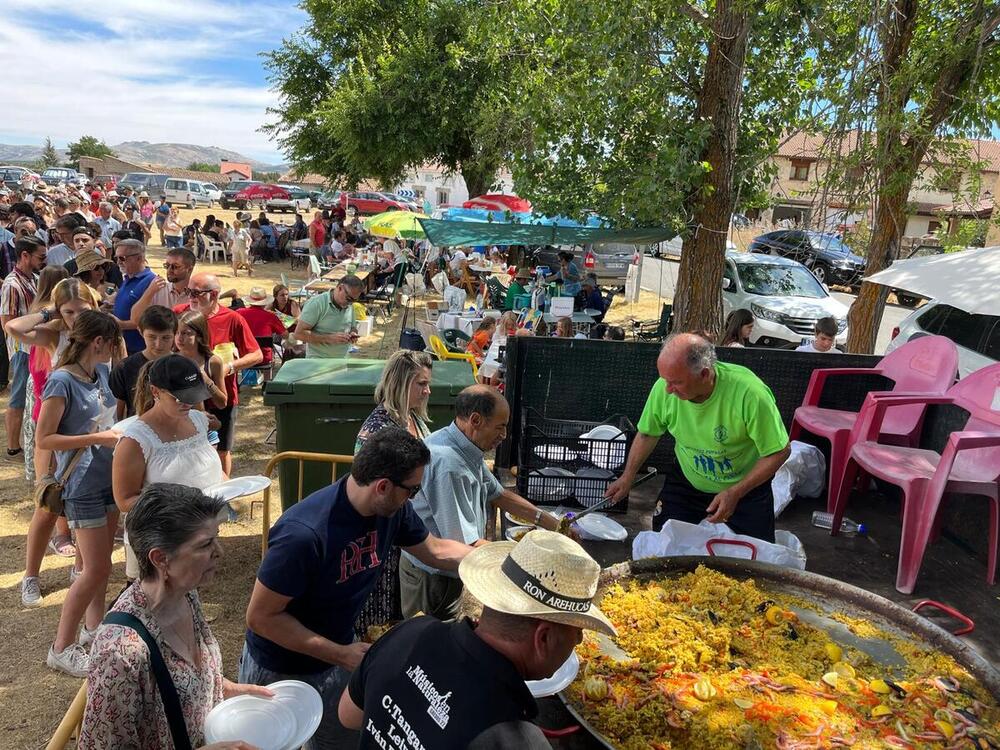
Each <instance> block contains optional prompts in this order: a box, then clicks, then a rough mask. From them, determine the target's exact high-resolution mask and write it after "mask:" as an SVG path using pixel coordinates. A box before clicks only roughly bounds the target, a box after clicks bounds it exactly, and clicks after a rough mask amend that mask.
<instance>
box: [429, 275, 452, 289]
mask: <svg viewBox="0 0 1000 750" xmlns="http://www.w3.org/2000/svg"><path fill="white" fill-rule="evenodd" d="M431 284H433V285H434V288H435V289H436V290H437V293H438V294H444V290H445V289H447V288H448V274H446V273H445V272H444V271H438V272H437V273H436V274H434V275H433V276H431Z"/></svg>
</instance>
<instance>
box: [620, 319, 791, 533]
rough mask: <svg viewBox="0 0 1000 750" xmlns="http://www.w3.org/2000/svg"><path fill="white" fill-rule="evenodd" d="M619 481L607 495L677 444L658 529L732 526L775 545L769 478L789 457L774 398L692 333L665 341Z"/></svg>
mask: <svg viewBox="0 0 1000 750" xmlns="http://www.w3.org/2000/svg"><path fill="white" fill-rule="evenodd" d="M656 367H657V371H658V372H659V375H660V379H659V380H657V381H656V383H655V384H654V385H653V388H652V390H651V391H650V393H649V397H648V398H647V399H646V406H645V408H644V409H643V412H642V417H641V418H640V420H639V434H638V435H637V436H636V439H635V441H634V442H633V444H632V450H631V451H630V452H629V457H628V462H627V464H626V467H625V471H624V472H623V474H622V476H621V478H620V479H618V480H617V481H615V482H614V483H612V484H611V486H610V487H608V491H607V494H608V496H609V497H614V498H615V500H616V501H617V500H620V499H621V498H622V497H624V496H625V495H626V494H627V493H628V488H629V487H630V486H631V484H632V481H633V480H634V479H635V476H636V474H637V473H638V471H639V469H640V467H642V466H643V465H644V464H645V462H646V460H647V459H648V458H649V455H650V454H651V453H652V452H653V449H654V448H655V447H656V444H657V443H658V442H659V439H660V437H661V436H662V435H663V434H664V433H666V432H669V433H670V434H671V435H672V436H673V438H674V441H675V447H674V454H675V456H676V458H677V467H676V469H673V470H671V471H668V472H667V478H666V482H665V483H664V485H663V489H662V490H661V492H660V498H659V502H658V503H657V509H656V513H655V514H654V516H653V530H654V531H659V529H660V528H662V526H663V524H664V523H665V522H666V521H667V520H668V519H671V518H673V519H677V520H681V521H687V522H689V523H699V522H700V521H701V520H702V519H705V518H707V519H708V520H709V521H711V522H712V523H726V524H728V525H729V527H730V528H731V529H732V530H733V531H735V532H736V533H738V534H747V535H749V536H755V537H758V538H760V539H764V540H766V541H770V542H773V541H774V498H773V497H772V495H771V478H772V477H773V476H774V473H775V472H776V471H777V470H778V469H779V468H780V467H781V465H782V464H783V463H784V462H785V459H787V458H788V455H789V452H790V448H789V444H788V433H787V432H786V430H785V426H784V424H783V423H782V421H781V414H780V413H779V412H778V407H777V404H775V401H774V394H772V393H771V390H770V389H769V388H768V387H767V386H766V385H765V384H764V383H763V382H762V381H761V380H760V378H758V377H757V376H756V375H754V373H753V372H751V371H750V370H748V369H747V368H746V367H742V366H740V365H733V364H727V363H723V362H717V361H716V359H715V347H714V346H713V345H712V344H711V343H709V342H708V341H706V340H705V339H703V338H701V337H700V336H696V335H694V334H690V333H684V334H676V335H674V336H670V337H668V338H667V341H666V343H664V345H663V349H662V351H661V352H660V356H659V358H658V359H657V361H656Z"/></svg>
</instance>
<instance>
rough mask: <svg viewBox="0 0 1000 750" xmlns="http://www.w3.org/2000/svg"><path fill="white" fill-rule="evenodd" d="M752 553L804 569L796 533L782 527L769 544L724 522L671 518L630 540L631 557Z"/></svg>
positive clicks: (803, 552)
mask: <svg viewBox="0 0 1000 750" xmlns="http://www.w3.org/2000/svg"><path fill="white" fill-rule="evenodd" d="M719 540H730V541H736V542H739V544H726V543H724V542H722V541H719ZM709 548H711V550H710V549H709ZM754 552H756V557H755V558H754V559H755V560H758V561H760V562H766V563H772V564H773V565H784V566H785V567H788V568H796V569H798V570H805V569H806V551H805V549H804V548H803V546H802V542H800V541H799V538H798V537H797V536H795V534H792V533H791V532H788V531H784V530H778V531H775V532H774V543H773V544H772V543H771V542H765V541H764V540H762V539H757V538H756V537H752V536H746V535H744V534H736V533H734V532H733V530H732V529H730V528H729V527H728V526H727V525H726V524H724V523H709V522H708V521H707V520H705V521H702V522H701V523H699V524H698V525H695V524H693V523H686V522H684V521H676V520H674V519H670V520H669V521H667V522H666V523H665V524H663V528H662V529H660V530H659V531H641V532H639V534H637V535H636V537H635V539H634V540H632V559H633V560H641V559H642V558H644V557H678V556H680V555H696V556H698V555H710V554H713V553H714V554H716V555H718V556H720V557H743V558H747V559H749V558H750V557H751V555H753V554H754Z"/></svg>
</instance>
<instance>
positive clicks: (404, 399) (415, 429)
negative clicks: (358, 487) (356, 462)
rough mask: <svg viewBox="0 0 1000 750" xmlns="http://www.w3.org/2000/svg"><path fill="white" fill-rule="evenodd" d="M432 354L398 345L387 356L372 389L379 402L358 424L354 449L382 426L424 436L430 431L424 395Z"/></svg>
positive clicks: (426, 394) (428, 386) (427, 391)
mask: <svg viewBox="0 0 1000 750" xmlns="http://www.w3.org/2000/svg"><path fill="white" fill-rule="evenodd" d="M432 363H433V360H431V355H429V354H427V353H426V352H414V351H410V350H409V349H400V350H399V351H398V352H396V353H395V354H393V355H392V356H391V357H389V360H388V361H387V362H386V363H385V369H384V370H383V371H382V379H381V380H380V381H379V384H378V387H377V388H376V389H375V403H377V404H378V406H376V407H375V410H374V411H372V413H371V414H369V415H368V419H366V420H365V421H364V424H362V425H361V430H360V431H359V432H358V439H357V442H356V443H355V444H354V452H355V453H357V452H358V451H359V450H361V446H362V445H364V444H365V441H366V440H368V438H370V437H371V436H372V435H374V434H375V433H376V432H378V431H379V430H381V429H382V428H384V427H390V426H392V427H402V428H403V429H404V430H406V431H407V432H409V433H410V434H411V435H413V437H415V438H420V439H421V440H423V439H424V438H425V437H427V436H428V435H429V434H430V428H429V427H428V423H429V422H430V418H429V417H428V416H427V399H428V398H430V395H431V365H432Z"/></svg>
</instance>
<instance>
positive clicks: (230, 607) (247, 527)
mask: <svg viewBox="0 0 1000 750" xmlns="http://www.w3.org/2000/svg"><path fill="white" fill-rule="evenodd" d="M209 213H213V214H215V216H216V217H218V218H222V219H224V220H226V221H231V220H232V219H233V218H235V212H233V211H222V210H219V209H215V210H207V209H200V210H198V211H187V210H182V211H181V219H182V220H183V221H184V223H188V222H189V221H190V219H191V218H194V217H195V216H200V217H202V218H204V217H205V216H206V215H207V214H209ZM278 220H279V221H281V220H284V221H286V222H288V223H291V219H290V218H285V217H280V218H279V219H278ZM157 239H158V238H157V237H155V235H154V238H153V242H152V246H151V248H150V252H149V265H150V267H151V268H152V269H153V270H154V271H158V272H160V271H161V263H162V261H163V257H164V251H163V248H162V247H160V246H159V245H158V242H157ZM199 268H201V269H203V270H211V271H213V272H215V273H217V274H218V275H219V277H220V281H221V282H222V285H223V287H224V288H231V287H233V288H236V289H237V290H238V291H239V292H240V293H241V294H246V293H247V292H249V290H250V288H251V287H252V286H255V285H260V286H264V287H265V288H266V289H268V291H270V288H271V287H272V286H273V285H274V284H275V283H277V282H278V281H280V274H281V273H282V272H284V273H285V274H286V275H287V276H288V278H289V279H296V280H302V279H304V277H305V274H304V273H303V272H302V271H301V270H299V271H295V272H293V271H290V270H289V268H288V264H287V263H280V264H265V265H258V266H256V269H255V275H254V277H253V278H252V279H251V278H248V277H247V276H246V274H245V273H244V272H241V273H240V275H239V277H238V278H235V279H234V278H233V277H232V272H231V270H230V269H229V268H228V267H226V266H223V265H222V264H200V265H199ZM430 298H431V299H434V298H436V295H434V296H431V297H430ZM658 305H659V301H658V300H657V298H656V296H655V295H650V294H647V293H643V295H642V297H641V298H640V301H639V303H637V304H634V305H629V304H624V303H621V302H617V303H616V304H615V306H614V307H613V308H612V310H611V312H610V313H609V315H608V322H609V323H616V324H622V323H625V322H626V321H627V320H628V319H629V318H636V319H640V320H651V319H655V318H657V317H658V315H659V309H658ZM414 307H415V308H416V315H417V316H419V317H421V318H422V317H423V307H424V300H416V301H415V304H414ZM402 317H403V316H402V314H401V312H400V311H399V310H398V309H397V311H396V312H395V313H394V315H393V317H392V320H391V321H390V323H389V325H388V326H385V327H381V326H380V327H379V328H377V329H376V331H375V333H374V334H373V335H372V336H369V337H367V338H364V339H362V340H361V341H359V344H358V345H359V347H360V349H361V353H360V354H359V355H358V356H360V357H373V358H379V357H387V356H389V354H391V353H392V351H394V350H395V348H396V344H395V342H397V341H398V340H399V332H400V328H401V324H402ZM410 321H411V322H410V323H409V324H412V317H411V319H410ZM8 395H9V394H8V393H7V392H4V393H3V394H2V396H0V407H2V408H3V409H6V407H7V400H8ZM273 427H274V412H273V410H272V409H270V408H266V407H265V406H264V404H263V401H262V398H261V391H260V388H253V389H243V390H242V391H241V392H240V415H239V422H238V435H239V440H238V442H237V446H236V449H235V451H234V456H233V475H234V476H245V475H250V474H261V473H263V471H264V467H265V464H266V463H267V461H268V459H269V458H270V457H271V456H272V455H273V454H274V452H275V448H274V446H273V445H270V444H267V443H265V440H266V439H267V437H268V435H269V433H270V432H271V429H272V428H273ZM2 442H3V446H2V447H3V448H6V444H7V443H6V435H4V437H3V441H2ZM0 455H2V454H0ZM277 484H278V483H277V480H275V483H274V490H273V491H272V498H273V500H272V518H275V517H276V516H277V514H278V513H279V512H280V504H279V503H278V497H279V492H278V487H277ZM255 499H256V500H259V499H260V497H259V496H258V497H257V498H244V499H242V500H239V501H237V502H236V503H235V505H236V507H237V510H238V511H239V519H238V520H237V521H235V522H233V523H227V524H224V525H223V527H222V531H221V535H222V544H223V550H224V556H223V559H222V563H221V566H220V567H219V570H218V572H217V574H216V577H215V580H214V581H213V582H212V583H211V584H210V585H209V586H206V587H205V588H204V589H203V590H202V591H201V597H202V601H203V602H204V604H205V609H206V612H207V613H208V615H209V617H210V618H211V619H212V630H213V632H214V633H215V635H216V637H217V638H218V640H219V643H220V644H221V647H222V654H223V657H224V659H225V671H226V675H227V676H229V677H232V678H235V675H236V671H237V670H236V663H237V659H238V658H239V653H240V650H241V648H242V643H243V633H244V613H245V611H246V605H247V602H248V600H249V596H250V590H251V588H252V586H253V580H254V573H255V571H256V568H257V564H258V562H259V559H260V558H259V555H260V534H261V522H260V508H259V503H258V507H256V508H255V509H254V519H253V520H251V518H250V501H251V500H255ZM32 507H33V506H32V501H31V488H30V486H29V485H28V483H27V482H26V481H25V480H24V469H23V465H22V464H21V463H12V462H9V461H5V460H3V459H0V623H2V627H0V632H2V634H3V637H2V638H0V706H2V707H3V712H2V716H0V747H3V748H19V749H20V748H25V749H27V748H43V747H45V745H46V744H47V742H48V738H49V737H50V736H51V734H52V732H53V730H54V729H55V727H56V726H57V725H58V723H59V720H60V719H61V717H62V715H63V713H64V712H65V710H66V708H67V707H68V706H69V703H70V701H71V700H72V699H73V696H74V695H75V694H76V692H77V690H78V689H79V686H80V681H79V680H76V679H74V678H71V677H67V676H65V675H61V674H57V673H55V672H53V671H51V670H50V669H48V668H47V667H46V666H45V655H46V652H47V649H48V648H49V645H50V644H51V642H52V638H53V637H54V634H55V629H56V624H57V622H58V618H59V611H60V607H61V605H62V603H63V600H64V598H65V595H66V591H67V589H68V587H69V571H70V568H71V565H72V560H71V559H68V558H62V557H56V556H55V555H48V556H46V558H45V560H44V562H43V564H42V571H41V585H42V592H43V594H44V598H43V601H42V606H41V607H38V608H34V609H28V608H25V607H22V606H21V600H20V581H21V577H22V575H23V573H24V554H25V547H24V545H25V534H26V532H27V527H28V522H29V521H30V519H31V512H32ZM113 559H114V571H113V573H112V576H111V581H110V583H109V586H108V596H109V601H110V598H111V597H113V596H114V595H115V594H116V593H117V592H118V591H119V590H120V588H121V586H122V585H123V584H124V581H125V563H124V550H123V548H122V547H121V546H119V547H117V548H116V549H115V552H114V558H113Z"/></svg>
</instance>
